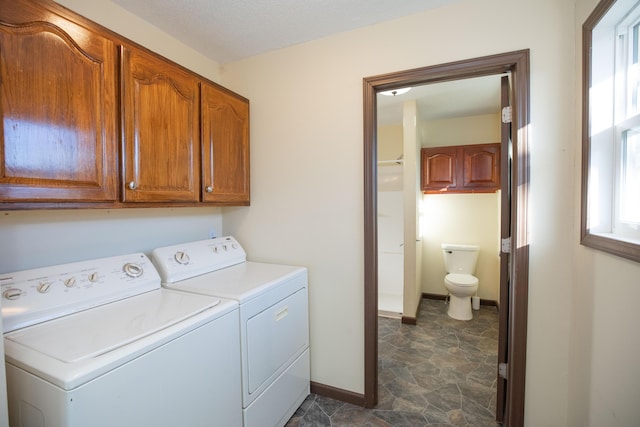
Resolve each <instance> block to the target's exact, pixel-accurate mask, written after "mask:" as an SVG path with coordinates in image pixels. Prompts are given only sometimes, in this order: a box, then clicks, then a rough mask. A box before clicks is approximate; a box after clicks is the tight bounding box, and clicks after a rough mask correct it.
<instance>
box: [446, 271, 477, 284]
mask: <svg viewBox="0 0 640 427" xmlns="http://www.w3.org/2000/svg"><path fill="white" fill-rule="evenodd" d="M445 280H448V281H449V282H451V283H452V284H455V285H458V286H474V285H477V284H478V278H477V277H475V276H472V275H471V274H455V273H454V274H447V276H446V277H445Z"/></svg>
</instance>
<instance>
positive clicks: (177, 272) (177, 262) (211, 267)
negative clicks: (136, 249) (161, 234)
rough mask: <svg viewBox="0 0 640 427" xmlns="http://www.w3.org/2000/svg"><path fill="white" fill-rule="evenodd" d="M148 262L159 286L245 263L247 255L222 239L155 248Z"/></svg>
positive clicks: (233, 240)
mask: <svg viewBox="0 0 640 427" xmlns="http://www.w3.org/2000/svg"><path fill="white" fill-rule="evenodd" d="M151 259H152V260H153V263H154V264H155V265H156V267H157V268H158V271H159V272H160V277H162V282H164V283H175V282H179V281H181V280H185V279H189V278H191V277H195V276H200V275H201V274H205V273H210V272H212V271H216V270H220V269H222V268H225V267H229V266H232V265H235V264H240V263H242V262H245V261H246V260H247V254H246V253H245V251H244V249H242V246H240V244H239V243H238V241H237V240H236V239H235V238H233V237H231V236H226V237H217V238H215V239H207V240H198V241H195V242H187V243H182V244H179V245H173V246H165V247H162V248H157V249H155V250H154V251H153V252H152V253H151Z"/></svg>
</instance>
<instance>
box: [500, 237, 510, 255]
mask: <svg viewBox="0 0 640 427" xmlns="http://www.w3.org/2000/svg"><path fill="white" fill-rule="evenodd" d="M500 243H501V244H500V246H501V250H502V253H503V254H510V253H511V237H507V238H506V239H502V240H501V241H500Z"/></svg>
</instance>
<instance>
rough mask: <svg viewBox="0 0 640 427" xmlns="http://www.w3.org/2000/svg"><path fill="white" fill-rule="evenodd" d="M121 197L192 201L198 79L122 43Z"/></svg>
mask: <svg viewBox="0 0 640 427" xmlns="http://www.w3.org/2000/svg"><path fill="white" fill-rule="evenodd" d="M121 73H122V128H123V136H124V141H123V145H124V148H123V153H124V157H123V171H122V178H123V181H122V184H123V189H122V193H123V201H124V202H197V201H198V200H199V189H200V150H199V146H200V126H199V123H200V121H199V84H198V79H197V78H196V77H195V76H193V75H192V74H190V73H188V72H186V71H185V70H183V69H181V68H179V67H178V66H175V65H173V64H172V63H170V62H168V61H166V60H163V59H161V58H159V57H157V56H155V55H151V54H149V53H146V52H143V51H142V50H137V49H132V48H123V49H122V72H121Z"/></svg>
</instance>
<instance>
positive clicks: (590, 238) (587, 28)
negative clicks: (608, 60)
mask: <svg viewBox="0 0 640 427" xmlns="http://www.w3.org/2000/svg"><path fill="white" fill-rule="evenodd" d="M616 1H618V0H601V1H600V2H599V3H598V5H597V6H596V8H595V9H594V10H593V12H592V13H591V15H590V16H589V17H588V18H587V20H586V21H585V22H584V24H583V25H582V187H581V192H582V194H581V196H582V200H581V218H580V223H581V224H580V229H581V231H580V243H581V244H582V245H584V246H587V247H590V248H593V249H597V250H600V251H604V252H607V253H610V254H613V255H616V256H620V257H623V258H626V259H629V260H632V261H635V262H640V244H637V243H634V242H632V241H628V240H621V238H620V237H618V236H616V237H614V236H613V234H611V233H595V232H591V231H590V230H589V228H588V222H587V220H588V215H587V214H588V206H589V203H588V202H589V201H588V194H589V191H588V190H589V173H590V167H589V166H590V164H591V137H590V135H589V129H590V122H589V120H590V119H589V106H590V101H589V92H590V88H591V75H592V73H591V49H592V44H593V37H592V36H593V30H594V29H595V27H596V26H597V25H598V23H599V22H600V21H601V20H602V18H603V17H604V16H605V15H606V14H607V12H608V11H609V10H610V9H611V7H612V6H613V5H614V4H615V3H616Z"/></svg>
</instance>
